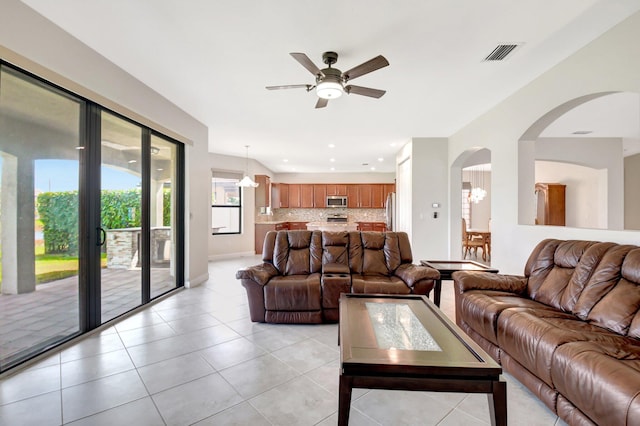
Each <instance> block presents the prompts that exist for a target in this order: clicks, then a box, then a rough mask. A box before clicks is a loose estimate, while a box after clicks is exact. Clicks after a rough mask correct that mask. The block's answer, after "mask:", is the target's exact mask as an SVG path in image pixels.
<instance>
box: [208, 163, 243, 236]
mask: <svg viewBox="0 0 640 426" xmlns="http://www.w3.org/2000/svg"><path fill="white" fill-rule="evenodd" d="M241 178H242V176H235V175H233V176H232V174H230V173H221V172H214V173H213V177H212V179H211V194H212V195H211V197H212V199H211V228H212V231H213V234H214V235H220V234H239V233H240V232H241V230H242V228H241V225H240V224H241V223H242V191H241V188H240V187H239V186H238V185H237V184H238V182H240V179H241Z"/></svg>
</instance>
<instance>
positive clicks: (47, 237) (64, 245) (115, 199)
mask: <svg viewBox="0 0 640 426" xmlns="http://www.w3.org/2000/svg"><path fill="white" fill-rule="evenodd" d="M100 202H101V206H102V213H101V222H102V227H103V228H104V229H119V228H137V227H139V226H140V204H141V191H140V189H130V190H118V191H113V190H111V191H102V196H101V199H100ZM162 204H163V206H162V213H163V218H162V222H163V225H164V226H171V189H169V188H165V189H164V190H163V203H162ZM37 206H38V214H39V216H40V220H41V221H42V225H43V234H44V245H45V253H47V254H54V253H57V254H67V255H70V256H76V255H77V254H78V191H67V192H43V193H41V194H39V195H38V199H37Z"/></svg>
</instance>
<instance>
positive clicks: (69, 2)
mask: <svg viewBox="0 0 640 426" xmlns="http://www.w3.org/2000/svg"><path fill="white" fill-rule="evenodd" d="M23 1H24V3H26V4H28V5H29V6H30V7H32V8H34V9H35V10H37V11H38V12H39V13H41V14H42V15H44V16H45V17H47V18H48V19H50V20H51V21H53V22H54V23H56V24H57V25H59V26H60V27H62V28H63V29H65V30H66V31H68V32H69V33H71V34H72V35H74V36H75V37H76V38H78V39H80V40H82V41H83V42H84V43H86V44H87V45H88V46H90V47H92V48H93V49H95V50H96V51H98V52H100V53H101V54H102V55H104V56H105V57H107V58H108V59H109V60H111V61H112V62H114V63H115V64H117V65H119V66H120V67H122V68H123V69H124V70H126V71H127V72H129V73H130V74H132V75H133V76H135V77H136V78H138V79H139V80H141V81H143V82H144V83H146V84H147V85H148V86H150V87H151V88H153V89H154V90H156V91H157V92H159V93H160V94H162V95H163V96H165V97H166V98H167V99H169V100H171V101H172V102H174V103H175V104H177V105H178V106H180V107H181V108H182V109H184V110H185V111H187V112H188V113H190V114H191V115H193V116H194V117H196V118H197V119H198V120H200V121H201V122H203V123H204V124H206V125H207V126H208V127H209V129H210V134H209V151H210V152H214V153H219V154H226V155H235V156H240V157H244V155H245V148H244V146H245V145H250V151H249V156H250V157H252V158H255V159H256V160H258V161H260V162H261V163H262V164H264V165H265V166H266V167H268V168H269V169H271V170H272V171H274V172H276V173H283V172H292V171H295V172H315V173H321V172H329V171H330V168H331V167H334V168H335V171H336V172H362V171H369V170H370V167H371V166H375V167H376V171H378V172H393V171H395V165H394V158H395V154H396V152H397V151H398V149H399V148H400V146H401V145H403V144H404V143H406V142H407V141H408V140H409V139H410V138H411V137H447V136H450V135H451V134H453V133H454V132H456V131H457V130H459V129H460V128H461V127H463V126H464V125H465V124H467V123H468V122H470V121H471V120H473V119H474V118H476V117H478V116H479V115H480V114H482V113H483V112H485V111H487V110H488V109H490V108H491V107H492V106H494V105H495V104H496V103H498V102H499V101H501V100H502V99H504V98H506V97H507V96H509V95H510V94H512V93H513V92H515V91H516V90H517V89H519V88H520V87H522V86H523V85H525V84H527V83H528V82H530V81H531V80H533V79H534V78H536V77H537V76H539V75H540V74H541V73H543V72H544V71H546V70H548V69H549V68H550V67H552V66H553V65H555V64H557V63H558V62H559V61H561V60H562V59H564V58H566V57H567V56H569V55H570V54H572V53H573V52H575V51H576V50H578V49H580V48H581V47H583V46H584V45H586V44H587V43H589V42H590V41H591V40H593V39H594V38H596V37H598V36H599V35H601V34H602V33H603V32H605V31H606V30H608V29H609V28H611V27H612V26H614V25H616V24H617V23H618V22H620V21H621V20H623V19H624V18H626V17H627V16H629V15H631V14H632V13H634V12H636V11H638V10H640V1H638V0H562V1H558V0H518V1H514V0H483V1H478V0H404V1H397V0H396V1H391V0H377V1H371V0H349V1H344V0H343V1H336V0H325V1H323V2H317V1H313V2H312V1H308V0H272V1H259V0H234V1H210V0H189V1H184V0H136V1H131V0H110V1H108V2H107V1H87V0H57V1H55V2H53V1H50V0H23ZM506 43H523V45H522V46H521V47H519V48H518V49H516V50H515V51H514V53H513V54H512V55H511V56H509V57H508V58H507V59H506V60H505V61H503V62H497V63H489V62H484V61H483V58H484V57H485V56H487V55H488V54H489V53H490V52H491V51H492V50H493V49H494V48H495V47H496V46H497V45H498V44H506ZM328 50H333V51H336V52H338V54H339V55H340V57H339V59H338V62H337V64H336V65H335V66H334V67H336V68H339V69H341V70H343V71H345V70H347V69H350V68H352V67H353V66H355V65H358V64H360V63H362V62H364V61H366V60H369V59H371V58H373V57H374V56H377V55H379V54H382V55H384V56H385V57H386V58H387V59H388V60H389V62H390V66H388V67H386V68H383V69H381V70H378V71H375V72H373V73H371V74H367V75H365V76H362V77H360V78H358V79H357V80H355V81H354V84H357V85H361V86H367V87H373V88H378V89H384V90H386V91H387V93H386V95H384V96H383V97H382V98H380V99H373V98H368V97H363V96H357V95H349V96H343V97H342V98H340V99H337V100H333V101H331V102H329V105H328V107H327V108H324V109H318V110H316V109H314V105H315V102H316V95H315V93H313V92H312V93H307V92H305V91H304V90H303V89H297V90H281V91H267V90H266V89H265V86H267V85H280V84H311V83H313V81H314V80H313V76H312V75H311V74H310V73H309V72H308V71H307V70H305V69H304V68H303V67H302V66H301V65H300V64H298V63H297V62H296V61H294V60H293V59H292V58H291V57H290V56H289V52H304V53H306V54H307V55H308V56H309V58H311V59H312V60H313V62H315V64H316V65H318V66H319V67H320V68H324V65H323V64H322V60H321V57H322V53H323V52H324V51H328ZM565 130H567V129H564V130H562V129H560V130H558V132H562V131H565ZM574 130H575V129H573V130H571V131H574ZM329 144H335V148H329V147H328V145H329ZM332 158H333V159H335V161H333V162H331V161H330V159H332ZM378 158H383V159H384V160H383V161H381V162H380V161H378ZM285 159H286V160H288V161H287V162H285V161H284V160H285ZM363 163H368V165H367V166H363Z"/></svg>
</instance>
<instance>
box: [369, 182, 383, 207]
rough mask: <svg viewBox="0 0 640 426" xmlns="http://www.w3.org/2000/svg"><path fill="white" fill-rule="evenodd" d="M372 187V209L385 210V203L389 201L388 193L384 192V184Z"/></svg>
mask: <svg viewBox="0 0 640 426" xmlns="http://www.w3.org/2000/svg"><path fill="white" fill-rule="evenodd" d="M370 186H371V208H372V209H383V208H384V203H385V201H386V200H387V196H386V193H385V192H384V185H383V184H375V185H370Z"/></svg>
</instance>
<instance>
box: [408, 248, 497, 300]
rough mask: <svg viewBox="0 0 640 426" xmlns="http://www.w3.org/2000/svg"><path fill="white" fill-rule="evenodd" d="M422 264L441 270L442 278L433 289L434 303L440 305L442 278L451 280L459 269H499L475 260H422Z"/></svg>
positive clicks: (486, 270) (476, 270) (495, 270)
mask: <svg viewBox="0 0 640 426" xmlns="http://www.w3.org/2000/svg"><path fill="white" fill-rule="evenodd" d="M420 264H421V265H423V266H430V267H431V268H433V269H437V270H438V272H440V279H438V280H436V285H435V287H434V289H433V303H435V304H436V306H438V307H440V293H441V292H442V280H450V279H451V274H453V273H454V272H457V271H471V272H491V273H494V274H497V273H498V270H497V269H494V268H491V267H490V266H486V265H483V264H482V263H478V262H474V261H473V260H421V261H420Z"/></svg>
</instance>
